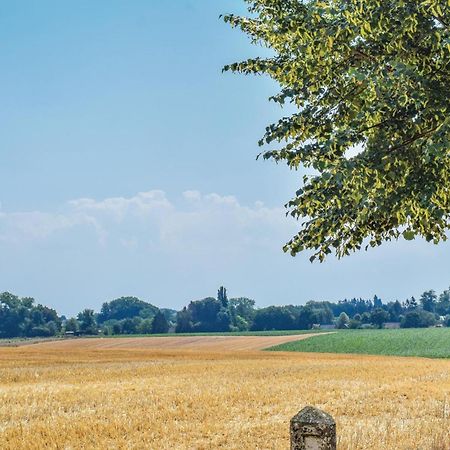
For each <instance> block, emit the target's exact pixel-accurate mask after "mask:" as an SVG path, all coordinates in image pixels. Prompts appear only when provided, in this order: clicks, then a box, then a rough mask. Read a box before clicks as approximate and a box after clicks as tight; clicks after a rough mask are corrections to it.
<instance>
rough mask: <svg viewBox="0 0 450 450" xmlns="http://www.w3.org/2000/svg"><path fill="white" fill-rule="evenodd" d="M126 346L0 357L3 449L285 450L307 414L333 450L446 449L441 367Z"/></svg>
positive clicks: (448, 365) (447, 389) (448, 377)
mask: <svg viewBox="0 0 450 450" xmlns="http://www.w3.org/2000/svg"><path fill="white" fill-rule="evenodd" d="M150 339H158V338H150ZM115 341H116V342H117V341H118V340H115ZM161 342H162V341H161ZM124 343H125V341H121V343H120V346H119V348H115V347H114V346H112V347H111V346H108V345H106V346H105V343H104V341H103V340H89V343H86V342H85V340H78V341H77V340H74V341H71V342H70V344H69V343H66V342H60V343H55V344H39V345H33V346H26V347H18V348H0V448H1V449H2V450H3V449H14V450H17V449H155V450H159V449H220V448H223V449H288V448H289V419H290V418H291V417H292V416H293V415H294V414H295V413H296V412H297V411H298V410H299V409H300V408H302V407H303V406H305V405H306V404H312V405H316V406H318V407H320V408H323V409H324V410H326V411H327V412H329V413H331V414H332V415H333V416H334V417H335V418H336V421H337V426H338V434H339V441H338V448H339V449H405V450H406V449H408V450H410V449H426V450H429V449H448V448H450V444H449V443H450V418H449V417H450V404H449V399H450V361H443V360H429V359H419V358H394V357H370V356H349V355H320V354H293V353H268V352H261V351H256V350H237V349H234V350H233V351H224V349H223V342H221V347H220V349H214V346H210V347H208V346H206V348H204V349H203V350H195V348H194V347H189V346H187V347H186V348H183V349H176V348H165V349H164V348H161V349H158V348H154V346H150V347H151V348H142V345H141V346H139V345H138V344H137V343H136V342H134V343H131V342H130V343H129V346H128V347H129V348H127V346H126V345H124ZM117 345H119V344H117ZM252 345H257V343H256V341H255V342H254V344H252ZM144 347H145V346H144Z"/></svg>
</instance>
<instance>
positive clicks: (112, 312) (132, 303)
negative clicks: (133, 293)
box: [97, 297, 159, 323]
mask: <svg viewBox="0 0 450 450" xmlns="http://www.w3.org/2000/svg"><path fill="white" fill-rule="evenodd" d="M158 311H159V309H158V308H157V307H156V306H154V305H152V304H151V303H147V302H144V301H143V300H140V299H138V298H136V297H121V298H117V299H115V300H112V301H110V302H105V303H103V305H102V309H101V311H100V314H98V316H97V320H98V323H103V322H106V321H107V320H122V319H131V318H133V317H136V316H139V317H141V318H151V317H153V316H154V315H155V314H156V313H157V312H158Z"/></svg>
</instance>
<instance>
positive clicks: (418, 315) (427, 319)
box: [400, 308, 436, 328]
mask: <svg viewBox="0 0 450 450" xmlns="http://www.w3.org/2000/svg"><path fill="white" fill-rule="evenodd" d="M435 324H436V317H435V315H434V314H432V313H430V312H428V311H424V310H423V309H420V308H416V309H414V310H411V311H408V312H407V313H406V314H405V316H404V317H403V320H402V321H401V324H400V326H401V327H402V328H426V327H431V326H433V325H435Z"/></svg>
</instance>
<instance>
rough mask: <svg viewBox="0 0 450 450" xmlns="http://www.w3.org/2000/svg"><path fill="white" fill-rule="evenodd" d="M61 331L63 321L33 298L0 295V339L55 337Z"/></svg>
mask: <svg viewBox="0 0 450 450" xmlns="http://www.w3.org/2000/svg"><path fill="white" fill-rule="evenodd" d="M60 331H61V319H60V317H58V314H57V312H56V311H55V310H54V309H52V308H49V307H47V306H43V305H40V304H36V303H35V300H34V299H33V298H31V297H24V298H19V297H17V296H16V295H13V294H10V293H9V292H3V293H2V294H0V338H13V337H37V336H54V335H56V334H57V333H58V332H60Z"/></svg>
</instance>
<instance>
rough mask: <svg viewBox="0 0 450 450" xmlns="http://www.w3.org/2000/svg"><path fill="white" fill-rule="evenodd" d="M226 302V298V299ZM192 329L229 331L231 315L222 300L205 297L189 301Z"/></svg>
mask: <svg viewBox="0 0 450 450" xmlns="http://www.w3.org/2000/svg"><path fill="white" fill-rule="evenodd" d="M226 302H227V303H228V300H227V301H226ZM188 310H189V312H190V314H191V318H192V323H193V327H194V331H199V332H213V331H230V325H231V317H230V313H229V311H228V308H225V307H224V306H223V298H222V300H216V299H215V298H213V297H207V298H204V299H202V300H196V301H193V302H190V303H189V306H188Z"/></svg>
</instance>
